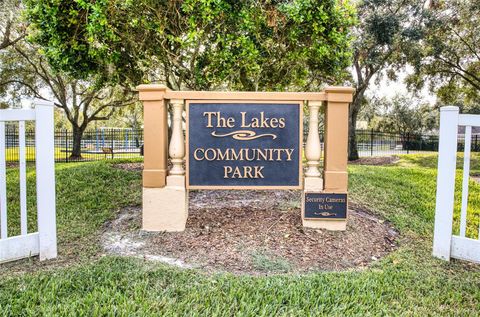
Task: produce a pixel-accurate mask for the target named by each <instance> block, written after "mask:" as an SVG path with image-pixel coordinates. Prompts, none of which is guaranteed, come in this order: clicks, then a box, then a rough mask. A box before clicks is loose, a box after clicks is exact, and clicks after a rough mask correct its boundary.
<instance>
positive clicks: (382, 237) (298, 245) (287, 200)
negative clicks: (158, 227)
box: [102, 191, 397, 275]
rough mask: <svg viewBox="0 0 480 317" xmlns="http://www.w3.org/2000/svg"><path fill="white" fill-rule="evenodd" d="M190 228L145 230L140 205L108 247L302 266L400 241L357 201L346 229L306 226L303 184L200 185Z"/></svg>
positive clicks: (367, 255)
mask: <svg viewBox="0 0 480 317" xmlns="http://www.w3.org/2000/svg"><path fill="white" fill-rule="evenodd" d="M189 198H190V209H189V218H188V222H187V229H186V230H185V231H184V232H178V233H145V232H142V231H141V230H140V227H141V208H127V209H125V210H123V211H122V213H121V214H120V216H119V218H118V219H116V220H115V221H113V222H112V223H110V224H109V225H108V227H107V228H106V229H105V233H104V234H103V238H102V244H103V245H104V248H105V250H106V251H107V252H109V253H114V254H120V255H127V256H136V257H144V258H147V259H154V260H159V261H163V262H167V263H170V264H174V265H178V266H181V267H197V268H202V269H204V270H206V271H209V272H213V271H229V272H232V273H235V274H245V273H246V274H253V275H264V274H277V273H290V272H291V273H303V272H310V271H326V270H328V271H330V270H343V269H348V268H353V267H364V266H367V265H368V264H369V263H370V262H372V261H375V260H377V259H379V258H381V257H383V256H385V255H386V254H388V253H389V252H391V251H392V250H393V249H395V245H396V244H395V239H396V237H397V233H396V231H395V230H394V229H393V228H392V227H391V226H390V225H389V224H387V223H386V222H385V221H383V220H381V219H378V218H376V217H374V216H373V215H372V214H371V213H369V212H368V211H366V210H364V209H362V208H359V207H358V206H355V205H351V206H350V211H349V212H350V217H349V222H348V229H347V231H345V232H330V231H326V230H315V229H307V228H303V227H302V222H301V218H300V209H299V208H300V193H299V192H298V191H193V192H191V193H190V197H189Z"/></svg>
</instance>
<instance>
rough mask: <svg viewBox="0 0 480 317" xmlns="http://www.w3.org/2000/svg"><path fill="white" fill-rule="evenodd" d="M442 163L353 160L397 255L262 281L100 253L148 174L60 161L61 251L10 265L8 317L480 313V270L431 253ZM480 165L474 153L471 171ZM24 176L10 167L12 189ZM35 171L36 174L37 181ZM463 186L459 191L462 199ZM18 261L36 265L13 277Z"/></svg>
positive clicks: (4, 286) (1, 308)
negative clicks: (52, 257) (395, 240)
mask: <svg viewBox="0 0 480 317" xmlns="http://www.w3.org/2000/svg"><path fill="white" fill-rule="evenodd" d="M435 159H436V158H435V156H432V155H427V156H424V155H408V156H402V158H401V160H400V162H398V163H397V164H395V165H393V166H361V165H354V166H350V167H349V172H350V199H351V200H353V201H355V202H356V203H358V204H362V205H364V206H365V207H368V208H370V209H371V210H372V211H374V212H375V213H377V214H378V215H380V216H382V217H384V218H385V219H386V220H388V221H390V222H391V223H392V224H393V225H394V226H395V227H396V228H397V229H398V230H399V232H400V233H401V238H400V241H399V248H398V250H397V251H395V252H393V253H391V254H390V255H388V256H387V257H385V258H383V259H381V260H380V261H377V262H375V263H374V264H373V265H372V266H371V267H369V268H368V269H363V270H351V271H348V272H325V273H316V274H308V275H304V276H288V275H280V276H270V277H260V278H258V277H257V278H255V277H249V276H233V275H230V274H217V275H207V274H204V273H202V272H200V271H196V270H181V269H178V268H173V267H168V266H166V265H163V264H159V263H154V262H146V261H142V260H138V259H131V258H119V257H112V256H105V257H98V256H95V255H96V254H97V252H98V251H99V247H98V235H99V231H101V228H102V225H103V224H104V223H105V222H106V221H108V220H109V219H112V218H113V217H114V216H115V212H116V211H117V210H118V209H119V208H120V207H122V206H128V205H138V204H140V200H141V197H140V196H141V187H140V173H135V172H127V171H123V170H118V169H114V168H112V167H111V165H110V163H109V162H91V163H78V164H77V163H75V164H74V163H71V164H57V196H58V197H57V199H58V214H57V217H58V236H59V251H60V257H59V259H58V260H56V261H50V263H47V264H45V263H42V264H39V263H38V262H37V261H28V260H27V261H22V262H20V263H17V264H16V265H11V264H9V265H4V266H3V267H2V266H0V315H4V316H9V315H11V316H17V315H42V316H44V315H55V316H58V315H63V316H70V315H88V316H92V315H124V316H131V315H136V316H144V315H152V316H159V315H162V316H174V315H175V316H176V315H186V316H198V315H203V316H213V315H222V316H233V315H238V316H292V315H299V316H312V315H329V316H330V315H337V316H345V315H419V316H424V315H451V316H454V315H455V316H462V315H463V316H477V315H478V313H479V311H480V266H478V265H471V264H468V263H466V262H461V261H452V262H450V263H447V262H443V261H440V260H437V259H434V258H432V257H431V243H432V231H433V219H434V206H435V186H436V171H435V167H436V166H435ZM479 162H480V157H478V156H476V157H475V159H474V160H473V161H472V170H474V171H475V170H480V163H479ZM459 175H460V172H459ZM17 177H18V174H17V173H16V172H15V171H9V172H8V180H9V188H11V189H12V188H13V186H15V185H14V184H15V181H16V178H17ZM33 178H34V175H33V174H32V172H29V182H30V183H31V184H32V185H33V181H34V179H33ZM458 184H460V179H459V180H458ZM470 186H471V187H470V189H471V196H470V205H469V208H470V209H469V213H470V214H469V217H470V220H471V221H470V223H469V227H468V235H469V236H471V237H477V235H478V224H479V220H478V219H479V216H480V207H479V204H480V195H479V194H480V185H478V184H477V183H474V182H472V183H471V184H470ZM30 187H32V186H30ZM460 192H461V187H460V186H457V195H456V196H457V205H459V203H458V197H459V195H460ZM9 195H11V196H9V197H8V199H9V202H10V204H12V203H13V204H18V202H17V201H16V199H17V198H16V196H15V193H14V192H11V193H9ZM30 200H31V201H29V204H34V202H33V201H32V199H30ZM17 208H18V206H17ZM458 208H459V207H457V209H456V217H458V213H459V209H458ZM32 220H33V219H32ZM10 221H12V224H14V223H15V219H13V218H12V219H11V220H10ZM32 226H33V222H32ZM456 226H457V227H456V229H455V230H458V219H457V224H456ZM18 267H21V268H22V270H23V271H25V270H27V271H29V272H28V273H24V272H22V273H15V272H16V271H17V270H18Z"/></svg>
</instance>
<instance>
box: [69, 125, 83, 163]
mask: <svg viewBox="0 0 480 317" xmlns="http://www.w3.org/2000/svg"><path fill="white" fill-rule="evenodd" d="M83 132H85V128H82V127H75V126H74V127H73V144H72V153H71V154H70V158H71V159H81V158H82V137H83Z"/></svg>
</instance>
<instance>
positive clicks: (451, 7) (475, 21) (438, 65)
mask: <svg viewBox="0 0 480 317" xmlns="http://www.w3.org/2000/svg"><path fill="white" fill-rule="evenodd" d="M424 16H425V19H424V23H423V28H422V38H421V41H419V42H418V43H416V45H412V46H410V47H409V49H408V51H407V52H408V58H409V62H410V63H411V64H412V65H413V67H414V70H415V72H414V73H413V74H412V75H411V76H410V77H409V78H408V83H409V84H410V86H411V87H413V88H415V89H419V88H422V87H423V86H424V85H425V83H427V82H429V84H430V89H431V91H433V92H435V93H437V96H438V97H439V101H440V103H443V104H445V103H446V104H455V105H459V106H461V107H462V108H463V109H462V110H463V111H465V112H472V113H479V112H480V111H479V110H480V109H479V107H480V106H479V104H480V33H479V32H478V26H479V24H480V2H479V1H476V0H445V1H431V3H430V6H429V7H428V8H427V9H426V10H425V13H424ZM426 79H429V80H426Z"/></svg>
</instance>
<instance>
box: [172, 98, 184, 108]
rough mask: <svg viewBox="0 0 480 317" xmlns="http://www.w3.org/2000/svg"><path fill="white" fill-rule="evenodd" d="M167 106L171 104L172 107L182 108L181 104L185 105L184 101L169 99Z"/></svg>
mask: <svg viewBox="0 0 480 317" xmlns="http://www.w3.org/2000/svg"><path fill="white" fill-rule="evenodd" d="M168 103H169V104H171V105H172V106H177V107H178V105H181V106H182V107H183V104H184V103H185V100H184V99H170V100H169V102H168Z"/></svg>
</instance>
